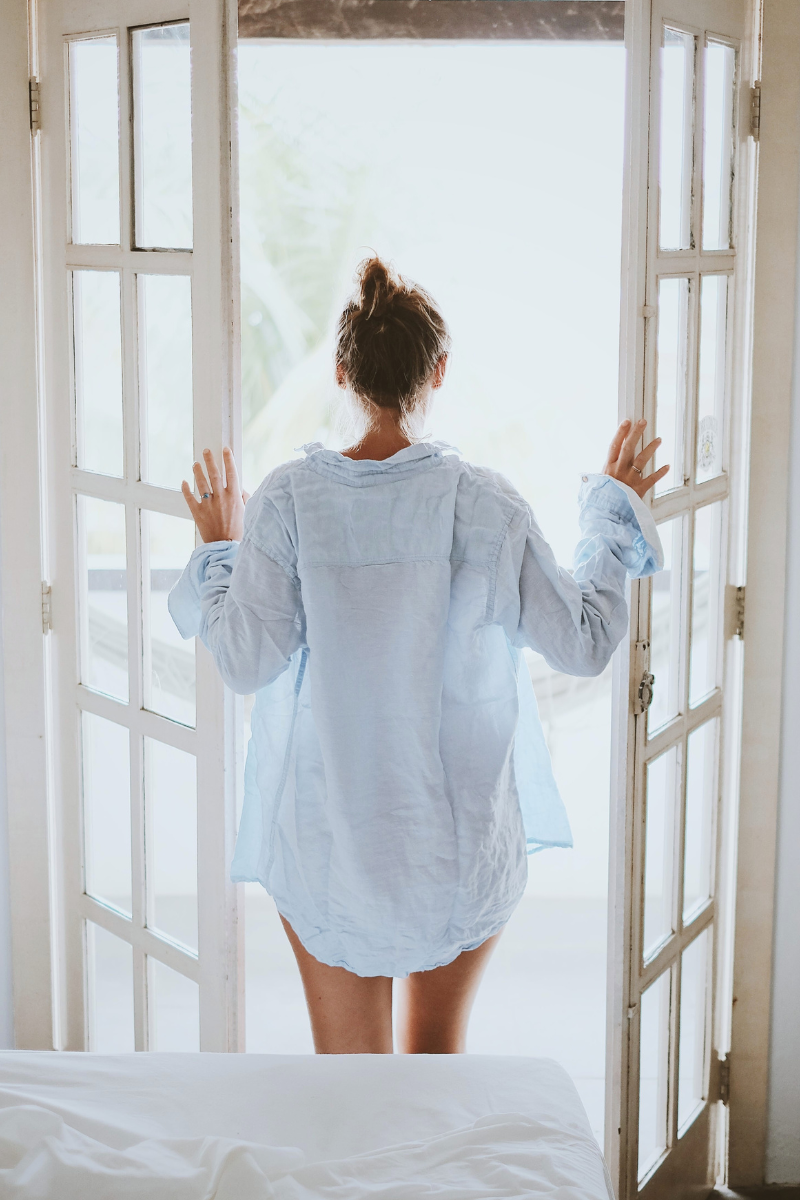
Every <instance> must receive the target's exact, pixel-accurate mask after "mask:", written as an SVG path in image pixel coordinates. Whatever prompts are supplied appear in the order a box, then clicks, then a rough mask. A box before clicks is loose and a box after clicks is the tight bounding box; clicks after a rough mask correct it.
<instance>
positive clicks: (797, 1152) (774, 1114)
mask: <svg viewBox="0 0 800 1200" xmlns="http://www.w3.org/2000/svg"><path fill="white" fill-rule="evenodd" d="M795 316H796V332H795V360H794V379H793V388H792V440H791V447H790V459H789V477H790V483H789V528H788V538H787V542H788V544H787V562H786V632H785V668H784V676H783V717H782V722H781V783H780V806H779V812H778V853H777V873H776V882H775V933H774V954H773V968H772V1028H771V1035H770V1072H769V1130H768V1136H767V1167H766V1178H767V1182H768V1183H794V1184H797V1183H800V1015H798V1014H800V869H799V864H798V851H800V276H798V286H797V301H796V308H795Z"/></svg>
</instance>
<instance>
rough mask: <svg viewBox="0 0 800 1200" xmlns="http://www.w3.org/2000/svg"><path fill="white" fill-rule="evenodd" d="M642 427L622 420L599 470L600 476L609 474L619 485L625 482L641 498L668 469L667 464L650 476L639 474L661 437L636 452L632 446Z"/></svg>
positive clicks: (639, 435) (645, 422) (637, 422)
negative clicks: (604, 462) (601, 473)
mask: <svg viewBox="0 0 800 1200" xmlns="http://www.w3.org/2000/svg"><path fill="white" fill-rule="evenodd" d="M646 427H647V421H636V423H635V424H633V425H632V424H631V422H630V421H623V422H622V424H621V425H620V427H619V429H618V430H617V432H616V433H615V434H614V437H613V439H612V441H611V445H610V446H609V447H608V458H607V459H606V465H605V466H604V467H603V474H604V475H610V476H611V478H612V479H618V480H619V481H620V483H627V485H628V487H630V488H633V490H634V491H635V492H636V494H637V496H644V494H645V492H647V491H649V490H650V488H651V487H652V486H653V484H655V483H658V481H659V479H663V478H664V476H665V475H666V473H667V471H668V470H669V464H667V466H665V467H660V468H659V470H658V471H654V472H653V474H652V475H644V474H643V471H644V468H645V467H646V466H647V464H648V463H649V461H650V459H651V458H652V457H653V455H654V454H655V452H656V450H658V447H659V446H660V445H661V438H656V439H655V441H652V442H650V444H649V445H647V446H645V448H644V450H640V451H639V453H638V454H637V453H636V443H637V442H638V441H639V438H640V437H641V436H642V434H643V433H644V431H645V429H646Z"/></svg>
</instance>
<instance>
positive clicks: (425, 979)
mask: <svg viewBox="0 0 800 1200" xmlns="http://www.w3.org/2000/svg"><path fill="white" fill-rule="evenodd" d="M500 932H501V933H502V930H501V931H500ZM499 940H500V933H496V934H495V935H494V937H490V938H488V939H487V940H486V941H485V942H483V943H482V944H481V945H480V946H477V947H476V948H475V949H474V950H464V951H463V952H462V953H461V954H459V956H458V958H456V959H454V960H453V962H451V963H448V964H447V966H445V967H435V968H434V969H433V970H432V971H415V972H414V974H412V975H409V976H408V978H407V979H404V980H403V981H402V983H401V985H400V1005H399V1019H398V1023H397V1034H398V1043H399V1050H400V1052H401V1054H463V1053H464V1051H465V1050H466V1043H467V1026H468V1024H469V1015H470V1013H471V1011H472V1005H473V1003H474V1001H475V995H476V993H477V991H478V985H479V984H480V981H481V979H482V978H483V973H484V971H485V970H486V967H487V966H488V963H489V959H490V958H491V957H492V954H493V953H494V949H495V947H496V946H497V943H498V942H499Z"/></svg>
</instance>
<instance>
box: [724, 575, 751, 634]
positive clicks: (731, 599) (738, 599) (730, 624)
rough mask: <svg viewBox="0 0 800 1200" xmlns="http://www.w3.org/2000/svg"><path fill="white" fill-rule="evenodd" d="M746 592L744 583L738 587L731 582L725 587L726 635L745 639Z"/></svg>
mask: <svg viewBox="0 0 800 1200" xmlns="http://www.w3.org/2000/svg"><path fill="white" fill-rule="evenodd" d="M745 594H746V593H745V587H744V585H743V584H742V585H741V586H739V587H737V586H736V584H732V583H729V584H727V585H726V587H725V608H726V613H725V625H726V635H725V636H726V637H729V638H731V637H735V638H739V640H740V641H744V604H745Z"/></svg>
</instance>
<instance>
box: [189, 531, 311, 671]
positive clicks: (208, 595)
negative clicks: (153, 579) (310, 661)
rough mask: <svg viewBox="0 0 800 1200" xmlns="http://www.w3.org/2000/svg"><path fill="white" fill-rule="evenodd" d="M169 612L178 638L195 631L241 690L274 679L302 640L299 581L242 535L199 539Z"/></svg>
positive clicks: (302, 621)
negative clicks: (220, 539)
mask: <svg viewBox="0 0 800 1200" xmlns="http://www.w3.org/2000/svg"><path fill="white" fill-rule="evenodd" d="M169 611H170V614H171V616H172V619H173V621H174V622H175V624H176V626H177V628H178V631H179V633H180V634H181V637H184V638H190V637H195V636H199V637H200V640H201V641H202V642H203V644H204V645H205V646H206V647H207V649H208V650H210V651H211V654H212V655H213V656H214V661H215V663H216V664H217V669H218V670H219V673H220V675H221V676H222V678H223V680H224V682H225V683H226V684H227V685H228V687H230V688H232V689H233V691H235V692H239V693H240V694H242V695H247V694H249V693H250V692H256V691H258V690H259V689H260V688H262V687H266V686H267V684H270V683H272V681H273V680H274V679H277V677H278V676H279V675H280V674H281V673H282V672H283V671H285V670H286V668H287V667H288V666H289V662H290V660H291V657H292V655H293V654H294V653H295V651H296V650H298V649H299V648H300V646H302V645H303V644H304V641H305V621H304V617H303V608H302V603H301V599H300V586H299V582H298V581H297V579H296V578H293V576H292V572H291V570H290V569H289V568H287V567H286V566H285V565H282V564H281V563H279V562H278V561H276V559H274V558H272V557H270V555H269V554H267V553H266V552H265V551H264V550H263V549H261V548H260V547H259V546H257V545H256V544H255V543H254V541H252V540H251V539H250V538H248V537H245V539H244V541H243V542H242V543H241V544H240V543H238V542H208V543H206V544H205V545H203V546H198V547H197V549H196V550H195V551H194V553H193V554H192V557H191V558H190V559H189V562H188V564H187V566H186V569H185V571H184V572H183V575H182V576H181V578H180V579H179V580H178V582H177V583H176V584H175V586H174V587H173V589H172V591H171V592H170V595H169Z"/></svg>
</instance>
